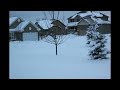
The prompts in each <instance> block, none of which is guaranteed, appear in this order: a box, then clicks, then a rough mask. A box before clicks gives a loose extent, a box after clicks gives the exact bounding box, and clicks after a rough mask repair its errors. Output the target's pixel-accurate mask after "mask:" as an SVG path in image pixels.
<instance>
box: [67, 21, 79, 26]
mask: <svg viewBox="0 0 120 90" xmlns="http://www.w3.org/2000/svg"><path fill="white" fill-rule="evenodd" d="M77 25H78V22H71V23H68V25H67V26H77Z"/></svg>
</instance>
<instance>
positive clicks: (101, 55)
mask: <svg viewBox="0 0 120 90" xmlns="http://www.w3.org/2000/svg"><path fill="white" fill-rule="evenodd" d="M98 27H99V26H98V25H97V24H95V25H90V26H89V28H88V31H87V34H86V36H87V40H88V42H87V45H88V46H89V56H90V57H91V59H93V60H96V59H101V60H102V59H107V58H108V57H107V54H108V53H109V52H108V50H107V49H106V48H105V43H106V42H107V39H106V38H105V35H103V34H100V33H99V32H98V31H97V29H98Z"/></svg>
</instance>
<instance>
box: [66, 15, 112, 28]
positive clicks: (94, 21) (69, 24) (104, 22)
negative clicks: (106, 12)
mask: <svg viewBox="0 0 120 90" xmlns="http://www.w3.org/2000/svg"><path fill="white" fill-rule="evenodd" d="M82 20H85V21H86V22H87V23H88V24H96V23H97V24H111V22H110V21H105V20H102V19H100V18H94V17H93V16H90V18H89V19H86V18H82V19H81V20H80V21H79V22H71V23H68V25H67V26H77V25H79V24H80V22H81V21H82Z"/></svg>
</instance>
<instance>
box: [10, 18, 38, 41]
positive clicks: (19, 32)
mask: <svg viewBox="0 0 120 90" xmlns="http://www.w3.org/2000/svg"><path fill="white" fill-rule="evenodd" d="M18 19H19V18H16V19H11V18H10V19H9V20H10V21H9V22H10V23H9V40H10V41H13V40H14V41H16V40H19V41H33V40H35V41H36V40H39V34H38V33H39V30H40V29H39V28H38V27H37V26H36V25H35V24H33V23H32V22H30V21H24V20H22V19H21V20H22V21H21V22H20V23H19V24H18V22H17V21H18ZM11 25H12V26H11ZM13 26H14V27H13Z"/></svg>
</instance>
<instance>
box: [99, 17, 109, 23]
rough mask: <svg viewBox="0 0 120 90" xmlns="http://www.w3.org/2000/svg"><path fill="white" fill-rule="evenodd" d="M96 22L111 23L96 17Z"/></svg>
mask: <svg viewBox="0 0 120 90" xmlns="http://www.w3.org/2000/svg"><path fill="white" fill-rule="evenodd" d="M97 23H98V24H111V22H110V21H104V20H102V19H100V18H98V19H97Z"/></svg>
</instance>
